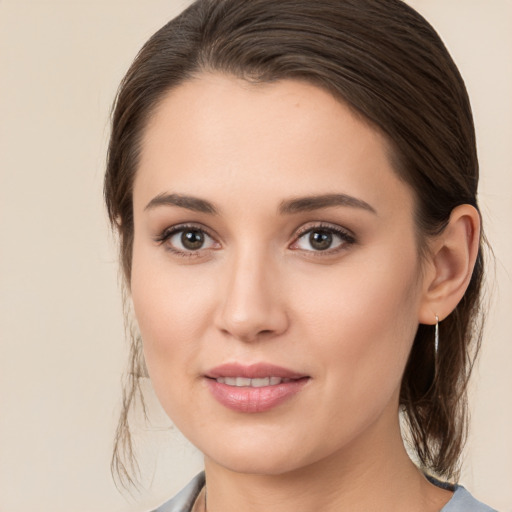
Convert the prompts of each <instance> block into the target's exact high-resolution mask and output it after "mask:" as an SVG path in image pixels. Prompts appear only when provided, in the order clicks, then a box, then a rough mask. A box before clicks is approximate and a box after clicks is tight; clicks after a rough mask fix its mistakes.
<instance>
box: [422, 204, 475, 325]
mask: <svg viewBox="0 0 512 512" xmlns="http://www.w3.org/2000/svg"><path fill="white" fill-rule="evenodd" d="M479 245H480V214H479V213H478V211H477V210H476V209H475V208H474V207H473V206H471V205H469V204H463V205H460V206H457V207H456V208H454V209H453V211H452V213H451V215H450V220H449V222H448V225H447V226H446V228H445V229H444V230H443V232H442V233H441V234H440V235H439V236H438V237H436V238H435V239H434V240H433V241H432V242H431V244H430V256H429V257H428V258H429V261H428V262H427V267H426V269H425V273H424V283H423V299H422V302H421V305H420V311H419V322H420V323H422V324H435V323H436V315H437V316H438V317H439V320H443V319H444V318H446V317H447V316H448V315H449V314H450V313H451V312H452V311H453V310H454V309H455V307H456V306H457V304H458V303H459V302H460V300H461V299H462V297H463V296H464V293H465V292H466V289H467V287H468V285H469V281H470V279H471V275H472V273H473V267H474V266H475V261H476V258H477V255H478V247H479Z"/></svg>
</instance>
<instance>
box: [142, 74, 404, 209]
mask: <svg viewBox="0 0 512 512" xmlns="http://www.w3.org/2000/svg"><path fill="white" fill-rule="evenodd" d="M244 188H247V189H250V191H251V193H252V196H256V195H258V194H259V195H261V196H262V197H265V198H268V197H269V196H276V200H278V198H277V195H279V194H280V195H281V196H282V195H283V194H288V195H305V194H311V193H326V192H331V191H333V190H335V191H337V192H340V193H350V194H351V195H355V196H365V198H368V199H371V200H372V201H374V202H377V203H379V202H380V200H381V196H382V194H383V192H384V191H389V192H390V193H391V195H393V194H395V198H394V199H395V200H396V199H397V197H396V193H397V192H399V193H400V194H401V196H403V197H402V200H406V201H408V202H410V201H411V200H412V198H411V193H410V191H409V189H408V187H407V186H406V185H404V184H403V183H402V182H401V181H400V180H399V178H398V177H397V175H396V173H395V172H394V170H393V168H392V165H391V163H390V158H389V146H388V143H387V141H386V139H385V138H384V137H383V136H382V135H381V133H380V132H379V131H377V130H376V129H374V128H373V127H371V126H370V124H369V123H367V122H366V121H364V120H363V119H361V117H360V116H357V115H355V114H354V112H353V111H352V110H351V109H350V108H349V107H348V106H347V105H345V104H344V103H342V102H341V101H339V100H338V99H336V98H335V97H334V96H333V95H331V94H330V93H329V92H327V91H325V90H323V89H321V88H319V87H316V86H314V85H312V84H310V83H306V82H302V81H295V80H282V81H278V82H274V83H264V84H254V83H249V82H247V81H244V80H241V79H237V78H233V77H229V76H225V75H218V74H205V75H201V76H199V77H197V78H195V79H193V80H190V81H188V82H185V83H184V84H182V85H180V86H179V87H177V88H176V89H173V90H171V91H170V92H169V93H168V94H167V95H166V96H165V97H164V99H163V100H162V101H161V102H160V104H159V106H158V108H157V109H156V111H155V113H154V114H153V116H152V117H151V119H150V121H149V122H148V125H147V127H146V129H145V132H144V136H143V143H142V152H141V158H140V164H139V168H138V171H137V177H136V181H135V190H134V196H135V200H136V201H137V200H138V199H139V198H141V197H142V196H143V197H144V198H145V199H147V200H148V201H149V200H150V199H151V198H152V197H153V196H155V195H157V194H160V193H163V192H174V191H175V190H177V191H178V192H182V193H187V194H192V193H193V195H198V196H208V195H210V194H212V193H213V194H216V195H217V196H218V197H219V200H225V201H233V200H235V198H236V197H237V196H239V195H240V194H241V192H242V191H243V189H244ZM271 192H272V193H271ZM364 200H366V199H364ZM403 204H404V203H403Z"/></svg>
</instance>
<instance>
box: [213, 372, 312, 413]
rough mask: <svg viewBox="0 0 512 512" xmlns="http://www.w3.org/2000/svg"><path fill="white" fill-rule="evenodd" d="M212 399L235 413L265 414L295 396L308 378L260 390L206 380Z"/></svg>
mask: <svg viewBox="0 0 512 512" xmlns="http://www.w3.org/2000/svg"><path fill="white" fill-rule="evenodd" d="M206 381H207V384H208V388H209V389H210V392H211V393H212V395H213V397H214V398H215V399H216V400H217V401H218V402H219V403H220V404H222V405H223V406H224V407H227V408H228V409H231V410H233V411H237V412H247V413H253V412H265V411H269V410H270V409H273V408H274V407H277V406H278V405H281V404H282V403H283V402H286V401H287V400H289V399H290V398H291V397H292V396H294V395H295V394H297V393H298V392H299V391H300V390H301V389H302V388H303V387H304V385H305V384H306V383H307V382H308V381H309V378H308V377H306V378H303V379H298V380H292V381H290V382H282V383H281V384H276V385H275V386H263V387H261V388H252V387H237V386H228V385H227V384H221V383H220V382H217V381H216V380H214V379H206Z"/></svg>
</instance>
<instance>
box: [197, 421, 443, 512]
mask: <svg viewBox="0 0 512 512" xmlns="http://www.w3.org/2000/svg"><path fill="white" fill-rule="evenodd" d="M383 432H384V433H383ZM205 470H206V482H207V496H208V497H207V510H208V512H220V511H222V512H235V511H236V512H238V511H240V510H244V511H246V512H310V511H315V510H322V511H323V512H334V511H336V512H343V511H350V512H363V511H368V510H379V511H380V512H391V511H393V512H399V511H402V510H403V511H410V510H421V511H438V510H440V509H441V508H442V507H443V506H444V504H445V503H446V502H447V501H448V500H449V499H450V498H451V493H448V492H447V491H443V490H441V489H438V488H437V487H434V486H433V485H432V484H430V483H429V482H428V481H427V480H426V479H425V477H424V476H423V475H422V473H421V472H420V471H419V470H418V469H417V468H416V466H415V465H414V464H413V463H412V462H411V460H410V459H409V457H408V455H407V453H406V450H405V448H404V446H403V442H402V438H401V435H400V427H399V423H398V417H396V421H395V425H394V426H393V428H391V429H389V428H388V429H382V428H380V426H379V425H374V426H373V427H372V428H370V429H368V432H366V434H365V439H357V440H355V441H354V442H352V443H351V444H350V446H348V447H343V449H341V450H339V451H338V452H336V453H333V454H331V455H330V456H329V457H327V458H323V459H322V460H319V461H316V462H313V463H311V464H309V465H307V466H304V467H301V468H299V469H294V470H292V471H288V472H285V473H282V474H272V475H268V474H266V475H262V474H249V473H238V472H236V471H232V470H230V469H228V468H225V467H223V466H221V465H219V464H217V463H216V462H215V461H213V460H211V459H208V458H205Z"/></svg>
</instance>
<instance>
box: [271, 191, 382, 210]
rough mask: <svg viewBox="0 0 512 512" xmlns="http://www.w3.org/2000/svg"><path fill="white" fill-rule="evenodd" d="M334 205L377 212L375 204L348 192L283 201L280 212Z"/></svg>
mask: <svg viewBox="0 0 512 512" xmlns="http://www.w3.org/2000/svg"><path fill="white" fill-rule="evenodd" d="M333 206H348V207H350V208H360V209H362V210H366V211H369V212H371V213H374V214H377V211H376V210H375V208H373V206H371V205H369V204H368V203H367V202H365V201H363V200H362V199H357V198H356V197H352V196H349V195H347V194H323V195H317V196H307V197H298V198H294V199H289V200H287V201H282V202H281V204H280V205H279V213H281V214H292V213H300V212H309V211H313V210H320V209H322V208H330V207H333Z"/></svg>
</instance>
